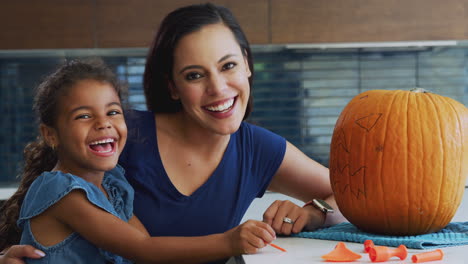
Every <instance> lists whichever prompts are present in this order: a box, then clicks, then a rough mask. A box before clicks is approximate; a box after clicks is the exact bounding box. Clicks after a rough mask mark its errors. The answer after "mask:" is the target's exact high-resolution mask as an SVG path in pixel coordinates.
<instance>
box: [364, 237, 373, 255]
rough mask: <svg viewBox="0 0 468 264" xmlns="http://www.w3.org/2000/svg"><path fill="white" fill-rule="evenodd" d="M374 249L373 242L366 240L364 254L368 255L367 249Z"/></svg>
mask: <svg viewBox="0 0 468 264" xmlns="http://www.w3.org/2000/svg"><path fill="white" fill-rule="evenodd" d="M373 247H375V245H374V241H372V240H370V239H368V240H366V241H364V252H366V253H369V249H371V248H373Z"/></svg>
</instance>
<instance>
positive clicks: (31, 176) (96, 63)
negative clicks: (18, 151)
mask: <svg viewBox="0 0 468 264" xmlns="http://www.w3.org/2000/svg"><path fill="white" fill-rule="evenodd" d="M87 79H91V80H97V81H102V82H107V83H109V84H111V85H112V86H113V87H114V88H115V90H116V92H117V94H118V96H119V98H121V97H122V94H123V93H124V92H123V91H124V90H123V88H124V86H123V85H121V83H120V82H119V81H118V79H117V77H116V76H115V75H114V73H113V72H112V71H111V70H110V69H109V68H108V67H107V66H106V65H105V64H104V63H103V62H102V61H101V60H98V59H89V60H86V61H79V60H72V61H69V62H66V63H64V64H63V65H62V66H61V67H59V68H58V69H57V70H56V71H55V72H54V73H52V74H51V75H49V76H47V77H46V78H45V80H44V81H43V82H42V83H41V84H40V85H39V86H38V87H37V89H36V91H35V97H34V105H33V110H34V111H35V113H36V116H37V119H38V122H39V124H44V125H47V126H50V127H56V126H55V124H56V120H57V117H58V114H59V112H58V109H57V108H58V107H57V106H58V102H59V100H60V99H61V96H62V95H64V94H66V93H67V91H68V90H69V88H70V87H72V86H74V85H75V84H76V83H78V82H79V81H82V80H87ZM23 154H24V167H23V170H22V173H21V175H20V176H21V181H20V186H19V187H18V190H17V191H16V192H15V193H14V194H13V196H11V197H10V199H8V200H7V201H5V203H4V204H3V205H2V206H1V208H0V212H2V213H1V215H0V237H1V239H0V250H3V249H5V248H7V247H10V246H11V245H15V244H18V243H19V241H20V238H21V230H20V229H19V227H18V226H17V225H16V221H17V220H18V217H19V211H20V208H21V204H22V203H23V200H24V197H25V196H26V192H27V191H28V189H29V187H30V186H31V184H32V182H33V181H34V180H35V179H36V178H37V177H38V176H39V175H40V174H41V173H42V172H44V171H50V170H52V169H53V168H54V166H55V164H56V163H57V155H56V153H55V151H54V150H53V149H52V148H51V147H50V146H48V145H47V144H46V142H45V141H44V139H43V138H42V136H40V135H39V136H38V137H37V140H36V141H34V142H31V143H29V144H28V145H27V146H26V147H25V148H24V153H23Z"/></svg>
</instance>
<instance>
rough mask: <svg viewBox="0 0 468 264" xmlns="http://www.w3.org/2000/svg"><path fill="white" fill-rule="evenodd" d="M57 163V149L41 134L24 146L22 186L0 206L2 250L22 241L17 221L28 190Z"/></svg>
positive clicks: (0, 243) (0, 244) (0, 240)
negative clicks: (48, 143)
mask: <svg viewBox="0 0 468 264" xmlns="http://www.w3.org/2000/svg"><path fill="white" fill-rule="evenodd" d="M56 163H57V156H56V154H55V151H54V150H53V149H52V148H51V147H49V146H48V145H47V144H46V143H45V142H44V140H42V138H41V137H40V136H39V137H38V139H37V140H36V141H35V142H32V143H29V144H28V145H27V146H26V147H25V148H24V169H23V173H22V177H21V182H20V186H19V187H18V190H17V191H16V192H15V193H14V194H13V196H11V197H10V199H8V200H7V201H5V203H4V204H3V205H2V207H1V208H0V212H2V214H1V215H0V237H1V238H2V239H0V251H1V250H4V249H6V248H8V247H10V246H12V245H15V244H18V243H19V242H20V239H21V230H20V229H19V228H18V226H17V225H16V221H17V220H18V217H19V212H20V208H21V204H22V203H23V200H24V197H25V196H26V192H27V191H28V189H29V186H31V184H32V183H33V181H34V180H35V179H36V178H37V177H38V176H39V175H40V174H41V173H42V172H44V171H50V170H52V169H53V168H54V166H55V164H56Z"/></svg>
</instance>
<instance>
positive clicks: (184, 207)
mask: <svg viewBox="0 0 468 264" xmlns="http://www.w3.org/2000/svg"><path fill="white" fill-rule="evenodd" d="M253 74H254V71H253V63H252V54H251V51H250V47H249V44H248V41H247V39H246V38H245V35H244V33H243V32H242V29H241V28H240V26H239V24H238V23H237V21H236V20H235V18H234V16H233V15H232V13H231V12H230V11H229V10H228V9H226V8H224V7H220V6H216V5H213V4H204V5H193V6H188V7H184V8H180V9H177V10H175V11H173V12H172V13H170V14H169V15H168V16H167V17H166V18H165V19H164V20H163V22H162V24H161V26H160V29H159V31H158V33H157V35H156V37H155V39H154V42H153V45H152V47H151V49H150V52H149V54H148V57H147V63H146V68H145V73H144V90H145V97H146V101H147V106H148V109H149V111H132V112H130V113H128V114H127V115H126V119H127V123H128V124H127V125H128V133H129V134H128V141H127V145H126V147H125V150H124V152H123V154H122V155H121V158H120V162H119V163H120V164H121V165H122V166H123V167H124V168H125V170H126V176H127V179H128V180H129V182H130V183H131V184H132V186H133V187H134V189H135V202H134V209H135V215H136V216H137V217H138V218H139V219H140V220H141V221H142V223H143V224H144V225H145V227H146V228H147V229H148V231H149V233H150V234H151V235H152V236H165V235H170V236H201V235H207V234H214V233H226V232H231V233H235V234H242V230H243V229H248V228H249V226H250V225H252V223H255V221H249V222H246V223H243V224H241V225H239V223H240V221H241V219H242V216H243V215H244V213H245V211H246V210H247V208H248V206H249V205H250V203H251V202H252V201H253V199H255V198H256V197H261V196H262V195H263V194H264V192H265V191H266V190H271V191H275V192H279V193H283V194H286V195H289V196H291V197H294V198H297V199H300V200H302V201H304V202H307V203H306V206H304V207H300V206H298V205H295V204H293V203H292V202H290V201H276V202H274V203H273V204H272V205H271V206H270V207H269V208H268V209H267V210H266V212H265V213H264V215H263V219H264V222H266V223H267V224H269V225H271V227H272V228H273V229H274V231H275V232H276V233H277V234H284V235H289V234H291V233H297V232H300V231H302V230H303V229H306V230H314V229H316V228H318V227H321V226H324V225H330V224H335V223H338V222H342V221H344V218H343V216H342V215H341V214H340V213H339V211H336V212H335V213H333V214H328V215H327V214H325V213H324V212H322V211H320V210H319V209H317V208H316V207H315V206H308V205H309V204H311V203H309V202H308V201H311V200H313V199H315V198H320V199H324V200H325V201H327V202H328V203H329V204H330V205H332V206H333V207H334V208H335V209H336V208H337V207H336V203H335V201H334V197H333V194H332V189H331V186H330V182H329V178H328V169H327V168H325V167H323V166H322V165H320V164H319V163H317V162H315V161H313V160H311V159H310V158H308V157H307V156H306V155H305V154H303V153H302V152H301V151H300V150H298V149H297V148H296V147H294V146H293V145H292V144H290V143H289V142H287V141H286V140H285V139H284V138H282V137H280V136H278V135H276V134H273V133H271V132H269V131H267V130H265V129H262V128H260V127H257V126H253V125H251V124H248V123H246V122H244V121H243V120H245V119H246V118H247V117H248V115H249V114H250V112H251V110H252V98H251V84H252V79H253ZM325 220H326V223H325ZM233 230H234V231H235V232H233ZM233 239H235V238H234V237H233ZM263 246H264V244H263V242H262V241H258V243H255V244H252V245H248V248H247V246H246V248H245V250H246V251H245V252H248V253H254V252H256V250H257V249H258V248H261V247H263ZM29 250H31V249H30V248H27V247H18V246H15V247H13V248H12V249H11V250H10V251H7V254H8V256H9V258H8V260H11V262H6V261H5V260H3V262H2V261H1V260H0V263H15V262H13V260H14V257H22V256H26V254H25V253H23V252H25V251H29ZM10 256H13V257H10ZM16 263H21V262H16Z"/></svg>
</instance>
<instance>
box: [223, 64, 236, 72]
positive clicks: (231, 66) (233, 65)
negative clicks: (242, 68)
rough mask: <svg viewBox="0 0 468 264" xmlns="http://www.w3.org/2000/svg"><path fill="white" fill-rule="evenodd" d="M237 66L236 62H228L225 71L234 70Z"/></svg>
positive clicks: (224, 67)
mask: <svg viewBox="0 0 468 264" xmlns="http://www.w3.org/2000/svg"><path fill="white" fill-rule="evenodd" d="M236 65H237V64H236V63H234V62H228V63H226V64H224V65H223V71H225V70H229V69H232V68H234V67H236Z"/></svg>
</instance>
